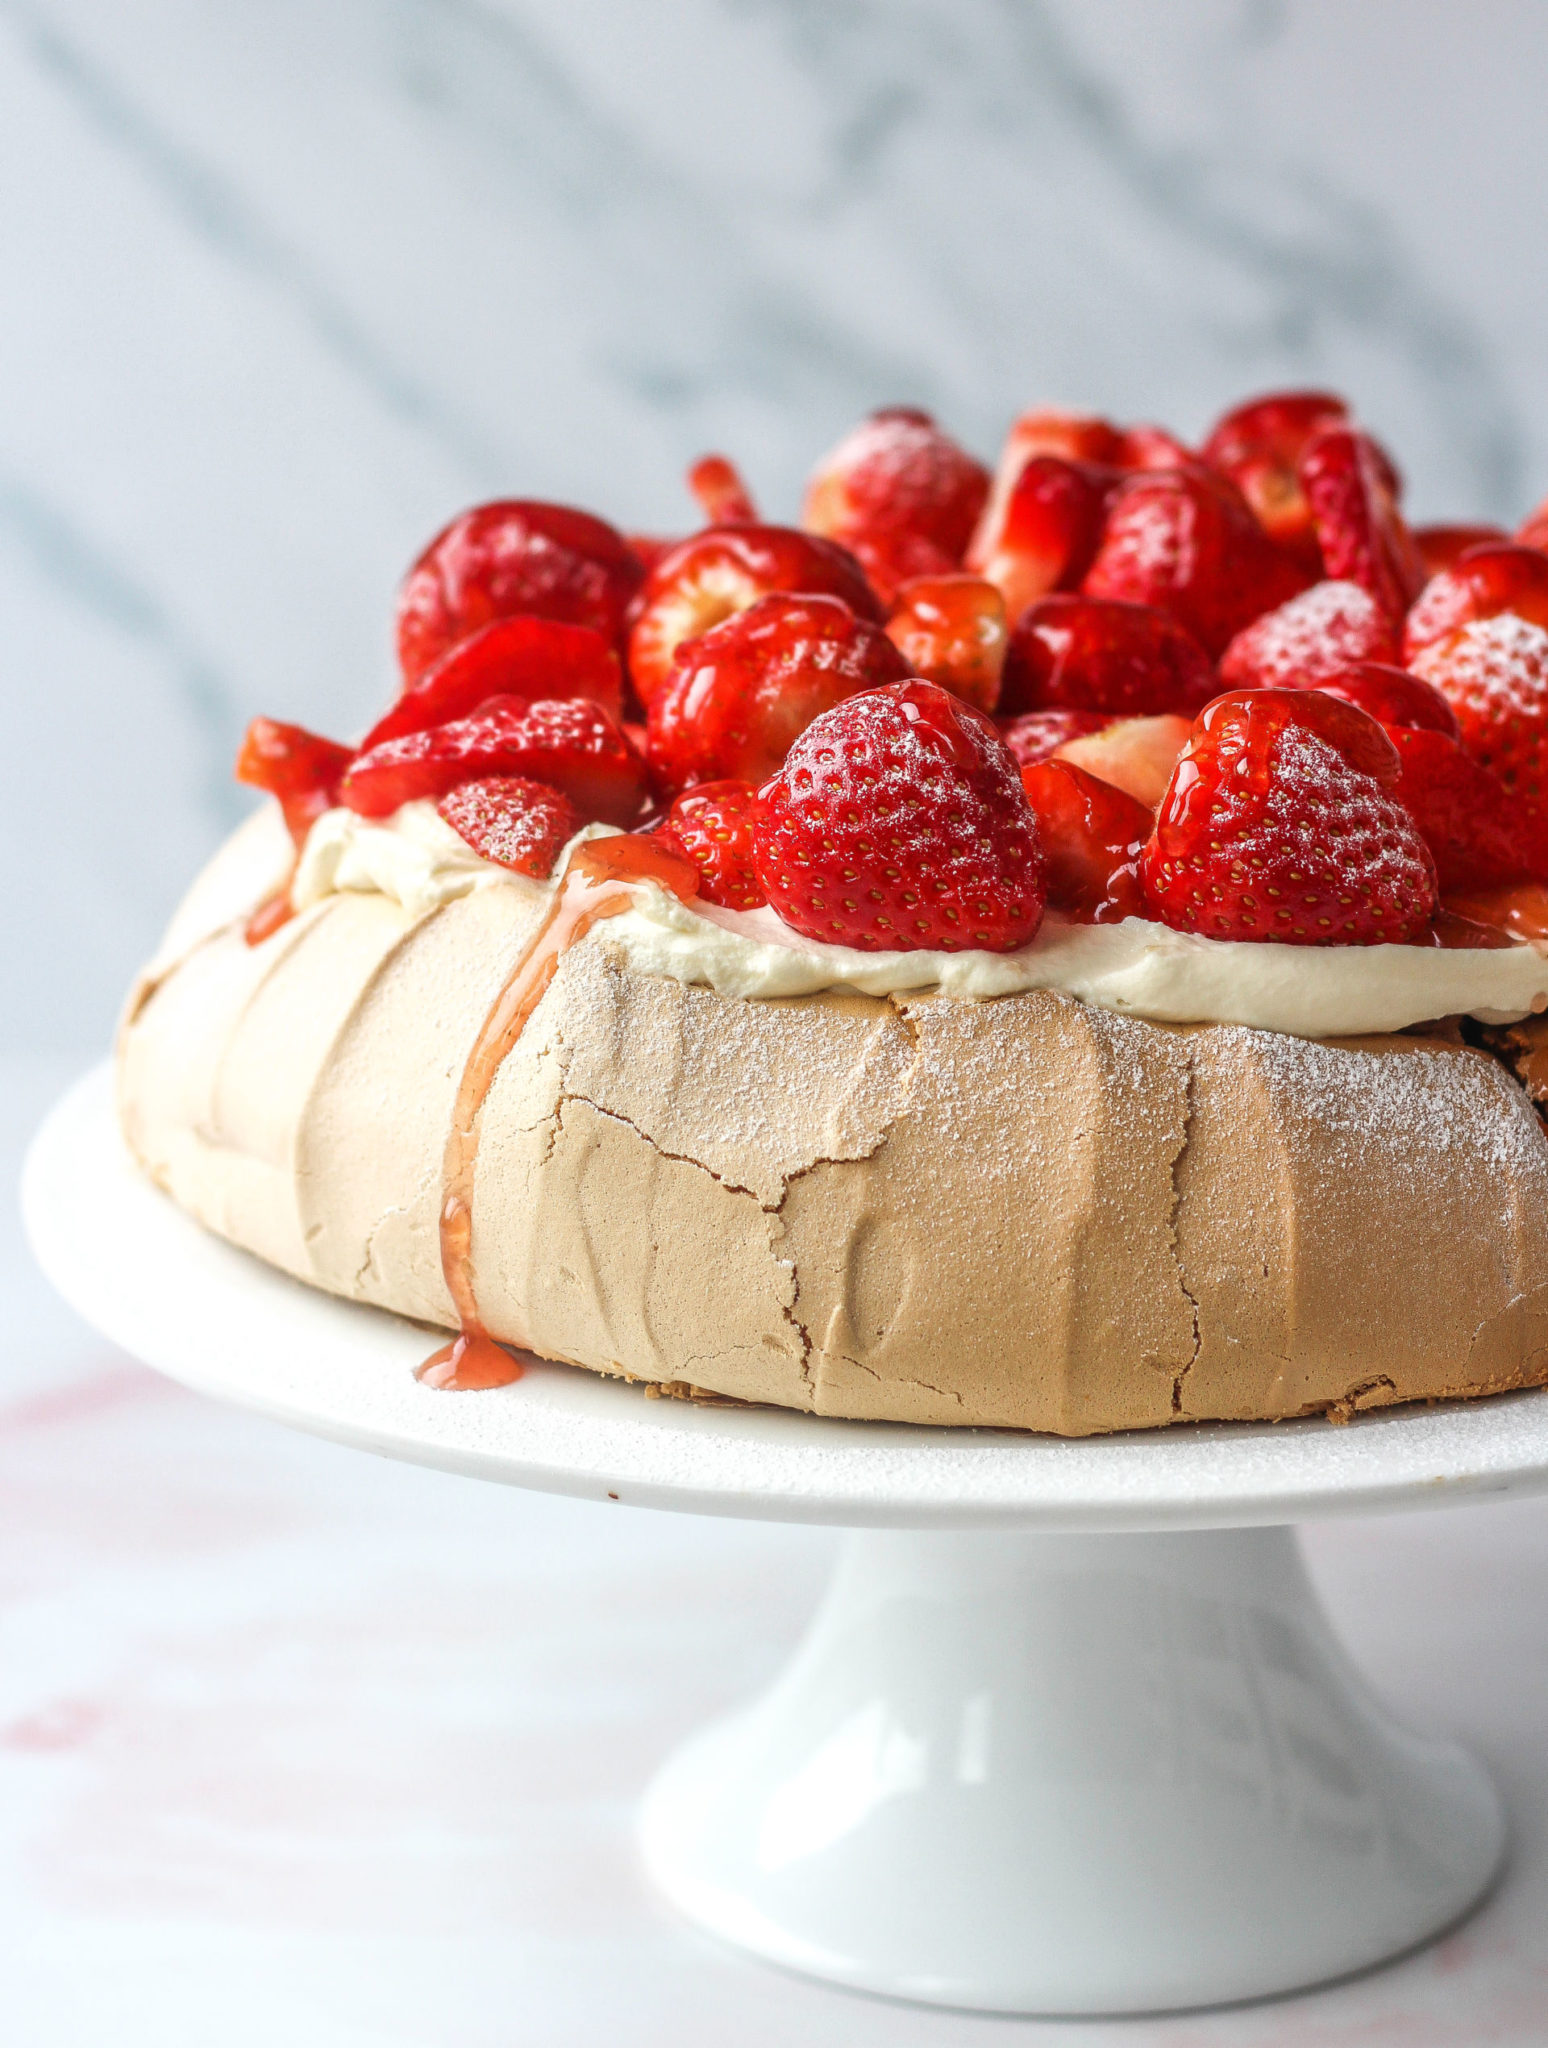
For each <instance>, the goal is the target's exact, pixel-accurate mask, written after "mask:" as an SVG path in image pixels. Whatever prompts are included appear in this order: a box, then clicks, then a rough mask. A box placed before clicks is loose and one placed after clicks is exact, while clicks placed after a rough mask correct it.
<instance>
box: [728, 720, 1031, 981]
mask: <svg viewBox="0 0 1548 2048" xmlns="http://www.w3.org/2000/svg"><path fill="white" fill-rule="evenodd" d="M754 845H755V847H756V853H757V863H758V874H759V877H760V879H761V880H762V882H763V886H764V888H765V890H766V891H767V892H768V898H769V901H770V903H771V904H772V905H773V906H774V908H775V910H776V911H777V912H778V913H779V915H780V916H781V917H782V918H783V919H784V920H785V922H786V924H788V925H790V926H791V927H792V928H793V929H794V930H796V931H798V932H801V933H802V934H804V936H806V937H807V938H811V939H818V940H822V941H824V942H825V943H827V944H829V945H841V946H854V947H858V948H859V949H860V950H861V951H863V952H878V951H886V950H898V951H910V952H917V951H919V950H922V949H928V948H938V949H940V950H942V951H946V952H957V951H961V950H963V949H965V948H970V947H983V948H984V949H986V950H987V951H990V952H1008V951H1010V950H1011V949H1013V948H1014V947H1017V946H1022V945H1025V944H1026V943H1027V941H1028V940H1029V939H1031V938H1032V937H1033V935H1034V934H1035V933H1036V931H1037V928H1038V926H1039V924H1040V923H1041V922H1042V916H1043V901H1044V894H1043V872H1042V871H1043V860H1042V852H1041V849H1040V847H1039V844H1038V836H1037V821H1036V818H1035V817H1034V815H1033V813H1032V810H1031V808H1030V806H1029V805H1028V803H1027V800H1026V794H1025V792H1024V791H1023V789H1022V787H1021V781H1020V778H1019V775H1018V773H1017V769H1016V763H1015V761H1014V760H1013V759H1012V758H1011V756H1010V754H1009V753H1008V752H1007V750H1006V748H1005V747H1004V746H1003V745H1002V744H1001V741H1000V739H999V736H998V734H997V733H996V732H995V729H994V727H993V726H992V725H991V724H990V722H989V720H988V719H987V718H985V717H983V716H982V714H981V713H979V712H977V711H974V710H973V709H972V708H971V706H969V705H966V704H963V703H962V702H961V701H960V700H959V699H957V698H955V697H953V696H951V695H949V693H948V692H946V691H945V690H941V689H938V688H937V687H936V686H935V685H934V684H933V683H926V682H918V681H914V682H906V683H895V684H893V685H892V686H891V687H890V688H888V689H885V690H875V691H872V692H870V693H869V694H867V695H865V696H861V697H851V698H850V699H849V700H848V702H847V703H844V704H841V705H839V706H838V707H837V709H835V710H833V711H829V712H827V713H825V714H824V715H823V717H821V718H819V719H818V720H816V722H815V723H814V724H812V725H810V726H809V727H808V728H807V730H806V731H805V732H804V733H803V734H802V735H801V737H800V739H798V740H797V741H796V743H795V745H794V746H793V747H792V748H791V750H790V754H789V756H788V758H787V759H786V762H785V765H784V767H783V769H781V771H780V773H779V774H778V775H777V776H776V777H775V778H774V780H773V781H772V782H770V783H769V784H768V785H767V786H766V787H765V788H764V789H762V790H761V791H760V792H759V797H758V808H757V812H756V815H755V819H754Z"/></svg>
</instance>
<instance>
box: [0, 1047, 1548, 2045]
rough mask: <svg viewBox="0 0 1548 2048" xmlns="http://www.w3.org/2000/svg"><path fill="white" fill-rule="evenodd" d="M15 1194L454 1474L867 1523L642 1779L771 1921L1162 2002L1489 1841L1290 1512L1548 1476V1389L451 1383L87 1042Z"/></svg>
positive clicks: (103, 1265)
mask: <svg viewBox="0 0 1548 2048" xmlns="http://www.w3.org/2000/svg"><path fill="white" fill-rule="evenodd" d="M24 1207H25V1212H26V1219H27V1224H28V1228H29V1231H30V1234H31V1237H32V1241H33V1245H34V1247H35V1249H36V1251H37V1255H38V1257H39V1259H40V1260H41V1261H42V1264H43V1266H44V1268H45V1269H46V1271H47V1272H48V1273H49V1275H50V1277H51V1278H52V1279H53V1281H54V1283H55V1285H56V1286H57V1287H58V1288H59V1289H60V1291H61V1292H62V1293H63V1294H64V1295H65V1296H66V1297H67V1298H68V1299H69V1300H70V1301H71V1302H72V1303H73V1304H74V1305H75V1307H76V1308H77V1309H79V1310H80V1311H81V1313H82V1314H83V1315H85V1316H86V1317H87V1318H88V1320H89V1321H91V1322H92V1323H94V1324H95V1325H96V1326H97V1327H98V1328H99V1329H100V1330H102V1331H103V1332H105V1333H106V1334H107V1335H108V1336H110V1337H111V1338H113V1339H114V1340H115V1341H116V1342H118V1343H119V1344H121V1345H123V1346H124V1347H125V1348H126V1349H127V1350H129V1351H131V1352H132V1353H134V1354H135V1355H136V1356H137V1357H140V1358H143V1359H145V1360H147V1361H148V1362H149V1363H150V1364H152V1365H154V1366H157V1367H158V1368H160V1369H161V1370H162V1371H164V1372H167V1373H170V1374H171V1375H172V1376H173V1377H174V1378H176V1379H179V1380H182V1381H184V1382H185V1383H186V1384H187V1385H189V1386H191V1387H195V1388H198V1389H200V1390H202V1391H204V1392H207V1393H212V1394H217V1395H220V1396H222V1397H223V1398H225V1399H228V1400H233V1401H236V1402H239V1403H241V1404H242V1405H243V1406H246V1407H249V1408H253V1409H257V1410H259V1411H260V1412H261V1413H264V1414H267V1415H270V1416H273V1417H276V1418H277V1419H279V1420H281V1421H284V1422H288V1423H293V1424H295V1425H296V1426H298V1427H299V1428H303V1429H307V1430H312V1431H315V1432H317V1433H318V1434H320V1435H324V1436H330V1437H334V1438H336V1439H338V1440H339V1441H341V1442H344V1443H349V1444H354V1445H358V1446H359V1447H361V1448H362V1449H366V1450H373V1451H379V1452H382V1453H384V1454H386V1455H388V1456H391V1457H398V1458H407V1459H413V1460H416V1461H418V1462H420V1463H422V1464H428V1465H438V1466H441V1467H443V1468H444V1469H446V1470H449V1471H453V1472H464V1473H467V1474H469V1475H470V1476H475V1477H479V1478H485V1479H501V1480H505V1481H507V1482H509V1483H511V1484H514V1485H519V1486H531V1487H540V1488H546V1489H548V1490H550V1491H554V1492H559V1493H570V1494H579V1495H582V1496H585V1497H589V1498H592V1499H596V1500H602V1499H607V1500H618V1501H623V1502H626V1503H630V1504H633V1505H636V1506H652V1507H664V1508H678V1509H688V1510H694V1511H697V1512H699V1513H704V1514H718V1515H744V1516H752V1517H760V1518H765V1519H769V1520H780V1521H798V1522H828V1523H840V1524H847V1525H850V1526H852V1527H854V1528H856V1529H857V1531H858V1532H859V1533H856V1534H854V1535H852V1536H851V1537H850V1538H849V1541H848V1547H847V1549H846V1550H845V1552H844V1555H843V1558H842V1561H841V1563H840V1566H839V1570H838V1574H837V1577H836V1579H835V1581H834V1584H833V1586H832V1588H831V1590H830V1592H829V1594H828V1596H827V1599H826V1601H825V1603H824V1605H823V1607H822V1610H821V1612H820V1613H819V1615H818V1617H817V1619H816V1621H815V1622H814V1624H813V1626H812V1630H811V1633H810V1634H809V1635H808V1637H807V1639H806V1642H805V1644H804V1645H803V1647H802V1648H801V1650H800V1651H799V1652H798V1654H797V1656H796V1658H795V1660H794V1662H793V1663H792V1664H791V1665H790V1667H789V1668H788V1670H787V1671H786V1672H785V1673H784V1675H783V1677H781V1678H780V1680H779V1681H778V1683H777V1684H776V1685H775V1686H774V1688H773V1690H772V1691H771V1692H770V1693H769V1694H768V1695H767V1696H766V1697H765V1698H764V1699H762V1700H760V1701H758V1702H757V1703H756V1704H755V1705H753V1706H752V1707H750V1708H748V1709H746V1710H745V1711H744V1712H742V1713H741V1714H739V1715H737V1716H736V1717H734V1718H733V1719H732V1720H730V1721H727V1722H725V1723H723V1724H721V1725H720V1726H718V1727H714V1728H711V1729H709V1730H708V1731H707V1732H705V1733H703V1734H701V1735H699V1736H697V1737H695V1738H694V1739H693V1740H691V1741H690V1742H689V1743H688V1744H687V1745H686V1746H685V1747H684V1748H683V1749H682V1750H681V1751H679V1753H678V1754H677V1755H676V1756H675V1757H674V1758H673V1759H672V1760H671V1761H670V1762H669V1763H668V1764H667V1766H666V1767H665V1769H664V1770H663V1771H662V1772H661V1774H660V1775H659V1777H658V1778H657V1779H656V1781H655V1783H654V1784H653V1785H652V1786H651V1788H650V1790H649V1792H648V1794H647V1796H646V1800H645V1806H644V1814H643V1821H642V1834H643V1842H644V1850H645V1857H646V1861H647V1863H648V1865H649V1868H650V1871H651V1873H652V1875H653V1876H654V1878H655V1881H656V1883H657V1884H658V1885H659V1886H660V1887H661V1888H662V1890H663V1891H664V1892H665V1893H666V1894H667V1896H668V1897H669V1898H671V1899H673V1900H674V1901H675V1902H676V1903H677V1905H678V1906H679V1907H681V1909H682V1910H683V1911H684V1912H685V1913H687V1914H688V1915H689V1916H690V1917H692V1918H693V1919H695V1920H697V1921H699V1922H700V1923H702V1924H703V1925H704V1926H705V1927H708V1928H710V1929H712V1930H713V1931H714V1932H715V1933H717V1934H719V1935H722V1936H723V1937H725V1938H726V1939H727V1940H729V1941H732V1942H736V1943H739V1944H740V1945H741V1946H743V1947H745V1948H748V1949H752V1950H754V1951H755V1952H756V1953H758V1954H759V1955H762V1956H766V1957H769V1958H771V1959H772V1960H774V1961H776V1962H780V1963H784V1964H787V1965H789V1966H790V1967H791V1968H793V1969H797V1970H801V1971H804V1972H807V1973H809V1974H810V1975H813V1976H816V1977H822V1978H827V1979H829V1980H831V1981H834V1982H837V1983H841V1984H845V1985H849V1986H852V1987H855V1988H857V1989H864V1990H868V1991H876V1992H884V1993H887V1994H890V1995H893V1996H896V1997H901V1998H908V1999H915V2000H921V2001H925V2002H928V2003H931V2004H938V2005H950V2006H961V2007H972V2008H977V2009H980V2010H986V2011H994V2012H1015V2013H1044V2014H1090V2013H1129V2012H1142V2011H1157V2010H1163V2009H1175V2008H1179V2007H1186V2006H1198V2005H1206V2004H1214V2003H1220V2002H1224V2001H1227V2000H1233V1999H1245V1998H1253V1997H1258V1996H1262V1995H1265V1994H1268V1993H1272V1992H1283V1991H1288V1990H1292V1989H1295V1988H1297V1987H1301V1986H1307V1985H1311V1984H1315V1983H1320V1982H1323V1981H1325V1980H1327V1979H1329V1978H1331V1977H1335V1976H1339V1975H1342V1974H1344V1973H1346V1972H1348V1971H1352V1970H1358V1969H1361V1968H1364V1967H1366V1966H1368V1965H1370V1964H1374V1963H1377V1962H1381V1961H1383V1960H1385V1959H1386V1958H1389V1957H1391V1956H1394V1955H1396V1954H1398V1953H1400V1952H1401V1951H1403V1950H1405V1949H1407V1948H1410V1947H1412V1946H1414V1945H1415V1944H1416V1943H1419V1942H1422V1941H1424V1940H1426V1939H1427V1938H1428V1937H1429V1936H1431V1935H1433V1934H1435V1933H1437V1932H1439V1931H1440V1930H1441V1929H1442V1928H1444V1927H1446V1926H1447V1925H1448V1924H1450V1923H1451V1922H1453V1921H1455V1920H1456V1919H1457V1918H1458V1916H1459V1915H1461V1914H1463V1913H1465V1912H1466V1911H1467V1910H1468V1908H1469V1907H1470V1906H1471V1905H1472V1904H1473V1903H1474V1902H1475V1901H1476V1900H1477V1899H1478V1898H1479V1896H1480V1895H1481V1894H1482V1893H1483V1891H1484V1890H1485V1889H1486V1888H1487V1886H1488V1885H1489V1883H1490V1880H1491V1878H1492V1877H1493V1875H1494V1873H1495V1871H1496V1870H1497V1868H1498V1866H1499V1862H1500V1858H1501V1853H1502V1845H1503V1840H1504V1828H1503V1823H1502V1819H1501V1814H1500V1809H1499V1805H1498V1802H1497V1800H1496V1797H1495V1794H1494V1791H1493V1788H1492V1787H1491V1785H1490V1784H1489V1781H1488V1779H1487V1778H1486V1777H1485V1775H1484V1773H1483V1771H1482V1770H1481V1769H1480V1768H1479V1766H1478V1765H1477V1764H1476V1763H1475V1762H1473V1760H1472V1759H1471V1758H1470V1757H1468V1756H1466V1755H1464V1754H1463V1753H1462V1752H1460V1751H1459V1750H1457V1749H1455V1748H1454V1747H1452V1746H1451V1745H1450V1744H1448V1743H1443V1742H1437V1741H1432V1740H1429V1739H1426V1738H1424V1737H1421V1736H1418V1735H1414V1734H1411V1733H1409V1732H1408V1731H1407V1730H1405V1729H1404V1728H1402V1727H1401V1726H1400V1725H1399V1724H1398V1723H1397V1722H1395V1721H1394V1720H1392V1719H1391V1718H1389V1716H1388V1715H1387V1713H1386V1711H1385V1710H1384V1709H1383V1708H1382V1707H1380V1706H1378V1705H1377V1703H1376V1702H1375V1701H1374V1700H1373V1699H1372V1697H1371V1696H1370V1694H1369V1693H1368V1692H1367V1691H1366V1689H1365V1686H1364V1684H1363V1683H1362V1681H1361V1679H1360V1677H1359V1676H1358V1674H1357V1673H1356V1672H1355V1671H1354V1669H1353V1668H1352V1667H1351V1665H1350V1664H1349V1662H1348V1660H1347V1659H1346V1658H1345V1656H1344V1653H1343V1651H1342V1650H1341V1648H1340V1647H1339V1645H1338V1644H1337V1642H1336V1641H1335V1640H1334V1638H1333V1636H1332V1634H1331V1632H1330V1630H1329V1627H1328V1624H1327V1621H1326V1620H1325V1618H1324V1616H1323V1614H1322V1612H1321V1609H1320V1608H1319V1606H1318V1603H1317V1600H1316V1597H1315V1595H1314V1593H1313V1591H1312V1589H1311V1587H1310V1585H1309V1583H1308V1581H1307V1578H1306V1574H1305V1572H1304V1570H1303V1568H1302V1565H1301V1560H1300V1557H1299V1554H1298V1551H1297V1548H1296V1543H1295V1538H1294V1534H1293V1531H1292V1530H1291V1529H1290V1528H1289V1527H1288V1526H1287V1525H1288V1524H1290V1523H1292V1522H1294V1521H1296V1520H1297V1519H1299V1518H1302V1517H1307V1516H1327V1515H1336V1514H1339V1515H1341V1514H1360V1513H1368V1512H1372V1511H1375V1510H1379V1509H1384V1508H1388V1509H1390V1508H1414V1507H1419V1506H1425V1505H1431V1506H1441V1505H1444V1504H1446V1503H1448V1502H1454V1501H1463V1500H1476V1499H1478V1498H1479V1497H1481V1496H1495V1495H1504V1494H1506V1493H1510V1492H1516V1491H1523V1490H1527V1489H1532V1488H1543V1487H1548V1394H1537V1393H1531V1394H1518V1395H1508V1396H1503V1397H1499V1398H1496V1399H1494V1400H1492V1401H1487V1402H1480V1403H1476V1404H1459V1405H1456V1406H1452V1407H1446V1408H1435V1409H1428V1410H1417V1411H1414V1412H1411V1413H1398V1414H1393V1415H1388V1416H1370V1417H1365V1418H1362V1419H1360V1420H1358V1421H1356V1422H1355V1423H1354V1424H1352V1425H1351V1426H1350V1427H1348V1428H1345V1429H1337V1428H1333V1427H1330V1426H1329V1425H1328V1424H1327V1423H1325V1422H1322V1421H1315V1422H1309V1423H1304V1424H1293V1425H1289V1426H1281V1427H1277V1428H1225V1427H1208V1428H1198V1429H1189V1430H1179V1431H1176V1432H1175V1433H1169V1434H1166V1435H1150V1434H1135V1435H1132V1436H1127V1437H1118V1438H1105V1439H1097V1440H1093V1441H1089V1442H1063V1441H1060V1440H1056V1439H1045V1438H1037V1437H1028V1436H1017V1435H1012V1434H1009V1433H1000V1432H994V1431H953V1430H934V1429H917V1428H910V1427H907V1426H903V1425H897V1426H893V1425H876V1424H859V1423H842V1422H824V1421H818V1420H815V1419H814V1418H812V1417H808V1416H798V1415H791V1414H785V1413H782V1412H779V1411H776V1410H765V1409H743V1408H711V1407H702V1408H701V1407H694V1406H688V1405H685V1404H682V1403H678V1402H672V1401H649V1400H647V1399H645V1398H644V1396H643V1394H642V1393H641V1391H640V1390H639V1389H638V1388H637V1387H630V1386H627V1385H624V1384H621V1383H618V1382H612V1381H603V1380H599V1379H595V1378H593V1377H592V1376H591V1375H589V1374H586V1373H581V1372H577V1371H573V1370H570V1369H568V1368H565V1367H556V1366H547V1365H541V1364H538V1363H537V1362H536V1361H534V1363H533V1365H532V1369H531V1370H530V1372H529V1373H528V1374H527V1376H526V1377H525V1378H523V1379H522V1380H521V1381H520V1382H519V1383H518V1384H517V1385H515V1386H513V1387H509V1388H504V1389H501V1390H500V1391H498V1392H494V1393H484V1394H466V1395H456V1394H445V1393H438V1392H434V1391H432V1390H430V1389H427V1388H424V1387H421V1386H420V1385H418V1384H417V1382H416V1381H415V1380H414V1378H413V1376H412V1368H413V1367H414V1366H415V1365H416V1364H417V1363H418V1362H419V1361H420V1359H421V1358H422V1357H424V1355H425V1354H426V1352H427V1350H428V1349H429V1348H430V1345H429V1343H428V1341H427V1338H426V1335H425V1333H424V1332H423V1331H421V1330H420V1329H418V1328H416V1327H415V1326H414V1325H412V1324H409V1323H406V1322H403V1321H401V1320H398V1319H396V1318H394V1317H391V1316H387V1315H384V1314H381V1313H379V1312H377V1311H375V1310H370V1309H362V1308H357V1307H351V1306H349V1305H347V1304H345V1303H342V1302H337V1301H333V1300H331V1299H329V1298H327V1297H325V1296H323V1295H319V1294H315V1293H313V1292H311V1291H310V1290H309V1289H307V1288H304V1287H302V1286H300V1285H298V1284H296V1283H295V1282H293V1281H290V1280H288V1279H286V1278H284V1277H283V1276H282V1275H280V1274H278V1273H275V1272H273V1271H271V1270H269V1269H268V1268H267V1267H265V1266H263V1265H261V1264H260V1263H259V1262H258V1261H256V1260H254V1259H251V1258H249V1257H247V1256H246V1255H245V1254H243V1253H241V1252H238V1251H235V1250H233V1249H231V1248H230V1247H229V1246H227V1245H225V1244H223V1243H222V1242H220V1241H219V1240H218V1239H216V1238H214V1237H211V1236H208V1235H207V1234H206V1233H205V1232H204V1231H202V1230H200V1229H199V1228H198V1227H197V1226H196V1225H195V1224H193V1223H192V1222H190V1221H189V1219H188V1218H187V1217H185V1216H184V1215H183V1214H182V1213H181V1212H180V1211H178V1210H177V1209H175V1208H174V1207H173V1206H172V1205H171V1203H170V1202H168V1201H167V1200H166V1199H165V1198H164V1197H163V1196H161V1195H159V1194H158V1193H156V1192H155V1191H154V1190H153V1189H152V1188H151V1187H150V1186H148V1185H147V1184H146V1183H145V1182H144V1181H143V1180H142V1179H141V1178H140V1177H139V1176H138V1174H137V1173H136V1172H135V1170H134V1168H133V1167H132V1165H131V1163H130V1161H129V1159H128V1157H127V1155H126V1153H125V1152H124V1150H123V1147H122V1145H121V1144H120V1141H119V1139H118V1135H117V1131H116V1128H115V1125H114V1122H113V1116H112V1109H111V1099H110V1086H109V1080H108V1076H107V1073H106V1072H105V1071H99V1072H97V1073H94V1074H92V1075H90V1076H88V1078H87V1079H86V1080H85V1081H83V1082H82V1083H80V1084H79V1086H78V1087H76V1088H75V1089H74V1090H73V1091H72V1092H71V1094H69V1095H68V1096H67V1097H66V1098H65V1099H64V1101H63V1102H61V1103H60V1104H59V1106H58V1108H57V1109H56V1110H55V1111H54V1112H53V1114H52V1116H51V1117H50V1118H49V1120H48V1122H47V1124H46V1125H45V1126H44V1128H43V1130H42V1132H41V1133H40V1135H39V1137H38V1139H37V1141H36V1143H35V1145H34V1147H33V1150H32V1154H31V1157H30V1159H29V1161H28V1165H27V1170H26V1176H25V1181H24ZM1437 1654H1444V1652H1443V1651H1441V1650H1439V1649H1438V1651H1437Z"/></svg>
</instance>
